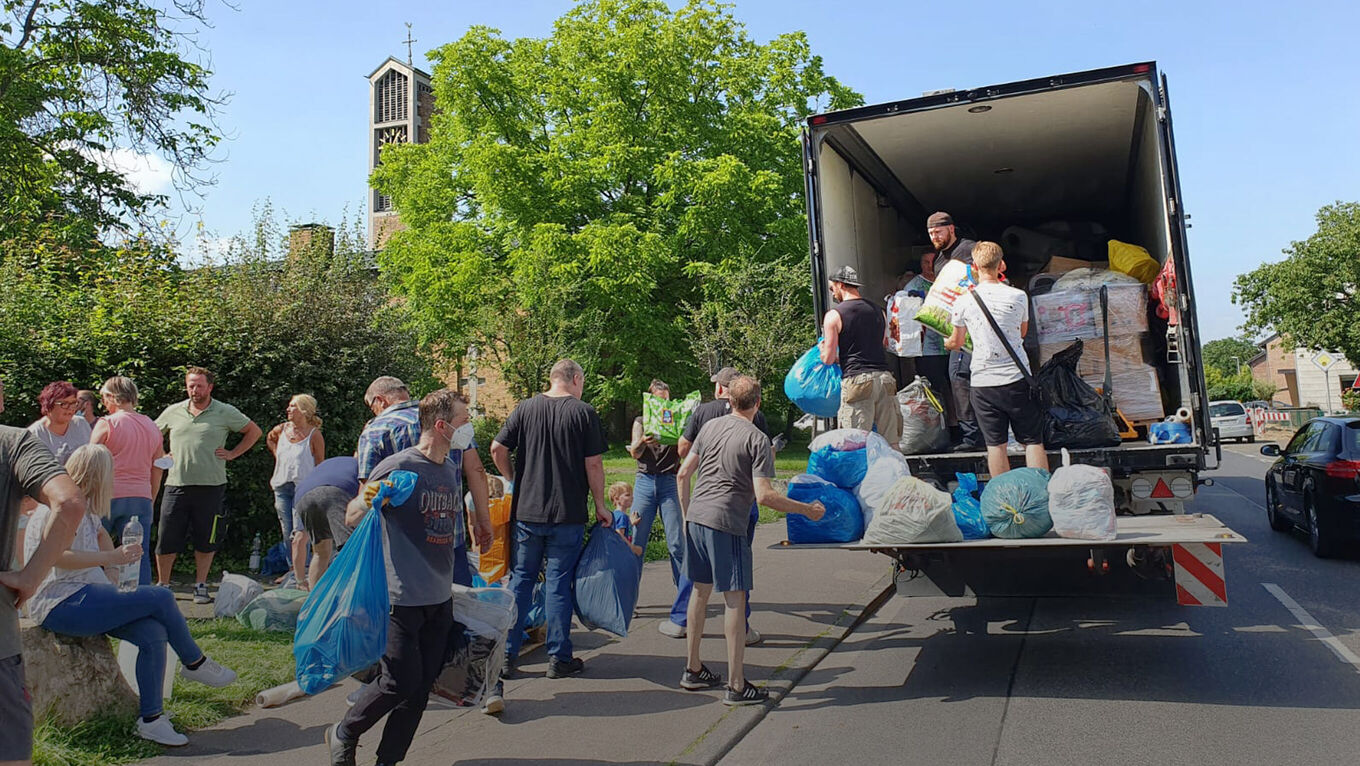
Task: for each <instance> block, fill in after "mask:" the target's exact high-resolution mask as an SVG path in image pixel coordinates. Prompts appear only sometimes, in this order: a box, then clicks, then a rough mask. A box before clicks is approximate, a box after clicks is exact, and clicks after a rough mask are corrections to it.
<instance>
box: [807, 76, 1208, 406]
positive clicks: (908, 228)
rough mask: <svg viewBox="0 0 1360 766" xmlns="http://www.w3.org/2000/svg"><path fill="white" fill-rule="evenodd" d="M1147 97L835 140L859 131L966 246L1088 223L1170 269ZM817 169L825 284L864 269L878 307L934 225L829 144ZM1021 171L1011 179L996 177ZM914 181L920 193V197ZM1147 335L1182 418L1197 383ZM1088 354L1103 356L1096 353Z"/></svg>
mask: <svg viewBox="0 0 1360 766" xmlns="http://www.w3.org/2000/svg"><path fill="white" fill-rule="evenodd" d="M1148 87H1150V86H1149V85H1148V84H1146V83H1134V82H1119V83H1104V84H1100V85H1093V86H1083V87H1079V88H1073V89H1069V90H1067V91H1055V92H1044V93H1036V94H1026V95H1021V96H1014V97H1011V98H1009V99H1002V100H999V101H998V102H997V107H996V110H997V112H999V113H1002V116H1003V117H1005V118H1006V119H1007V120H1009V121H1001V120H997V121H994V122H992V123H991V125H990V126H988V125H987V124H985V123H983V122H981V121H979V120H978V119H977V118H978V115H975V114H966V112H967V109H968V104H962V105H959V106H951V107H944V108H941V109H935V110H930V111H927V112H920V113H903V114H898V115H892V116H888V117H882V118H877V119H873V120H866V121H863V122H857V123H853V124H851V125H849V126H841V127H840V128H838V129H841V130H843V129H845V128H846V127H849V128H850V129H852V130H857V131H858V133H859V135H860V136H861V137H862V138H863V139H864V142H865V144H866V145H867V146H869V147H870V149H871V150H872V151H873V152H874V153H875V154H876V155H877V157H878V158H879V159H881V160H882V161H883V163H884V165H885V166H887V167H888V168H889V169H890V170H891V171H892V173H893V175H894V176H895V177H896V178H897V180H899V181H900V182H901V183H902V185H903V186H904V187H905V188H906V189H907V191H908V192H910V193H911V194H912V195H913V196H914V197H915V198H916V199H918V200H919V201H920V202H921V203H922V204H923V205H924V206H925V207H926V208H927V209H929V210H932V211H933V210H936V209H944V210H946V211H948V212H949V213H951V214H952V215H953V216H954V219H955V220H956V221H957V222H959V230H960V235H961V236H968V237H971V238H974V239H990V240H993V241H1001V239H1002V237H1001V235H1002V232H1003V231H1004V230H1005V228H1006V227H1007V226H1012V225H1018V226H1035V225H1039V224H1043V223H1046V222H1050V221H1061V220H1069V221H1091V222H1095V223H1099V224H1101V225H1103V226H1104V227H1105V228H1106V229H1107V230H1108V232H1109V234H1110V236H1111V237H1114V238H1116V239H1120V240H1122V241H1126V242H1130V243H1132V244H1137V245H1140V246H1142V247H1144V248H1146V249H1147V251H1148V252H1149V254H1150V255H1152V256H1153V257H1154V258H1156V259H1157V261H1158V262H1159V263H1165V261H1166V259H1167V257H1169V254H1170V252H1171V231H1170V230H1169V228H1168V212H1169V211H1168V210H1167V209H1166V202H1165V193H1164V191H1163V189H1164V187H1163V168H1162V155H1161V152H1160V150H1159V131H1158V125H1159V123H1158V121H1157V114H1156V106H1155V104H1154V102H1153V99H1152V98H1151V96H1150V94H1149V92H1148V90H1147V88H1148ZM1083 91H1087V92H1085V93H1083ZM1025 99H1029V100H1031V101H1032V103H1030V104H1028V105H1027V106H1025V108H1024V109H1014V110H1008V111H1003V107H1002V105H1001V104H1000V101H1010V100H1016V101H1019V100H1025ZM1011 115H1015V116H1014V117H1012V116H1011ZM988 130H990V131H993V132H992V133H988V132H987V131H988ZM970 131H971V132H970ZM1017 131H1020V135H1017ZM1025 131H1029V132H1028V133H1026V132H1025ZM1025 135H1032V136H1037V138H1036V139H1035V141H1036V146H1034V147H1030V146H1027V145H1026V141H1025V140H1024V136H1025ZM1064 144H1066V145H1067V146H1070V153H1066V152H1065V148H1066V147H1065V146H1064ZM949 152H954V153H956V154H957V158H958V162H959V166H960V167H964V166H966V167H967V168H968V172H967V174H966V179H965V177H964V174H962V173H961V174H960V177H959V178H960V181H959V183H960V184H972V186H973V188H967V189H965V188H956V187H954V186H952V185H950V183H949V182H948V178H949V174H948V168H949V164H948V163H947V162H942V161H941V160H940V158H939V157H940V154H941V153H949ZM818 158H819V159H818V162H819V166H818V173H819V185H820V186H819V188H820V194H819V205H820V216H819V217H820V226H821V231H822V242H823V246H824V248H825V250H824V253H823V259H824V263H825V267H826V273H827V274H832V273H834V272H835V271H836V269H838V268H840V267H841V266H843V265H847V264H848V265H851V266H853V267H855V268H856V269H857V270H858V271H859V273H860V274H861V276H862V277H864V279H865V281H866V289H865V290H864V295H865V297H868V298H871V299H873V300H875V301H878V300H880V299H881V298H882V296H884V295H886V294H887V293H888V292H889V291H890V290H891V289H892V287H893V285H894V283H895V281H896V279H897V277H898V276H900V275H901V273H902V272H903V271H904V270H906V269H912V270H916V269H917V268H918V266H917V263H918V261H917V258H918V257H919V255H920V252H921V251H923V250H924V249H928V248H926V247H923V246H922V243H924V242H926V239H925V222H924V221H914V220H906V219H905V217H904V216H903V215H902V214H901V213H900V212H899V211H897V210H895V209H894V208H892V207H891V206H890V205H888V204H886V202H885V201H884V198H883V196H882V195H880V194H878V193H876V191H875V190H874V188H873V187H872V186H871V185H870V184H869V183H868V182H867V181H866V180H865V176H864V175H863V174H862V173H860V172H858V171H857V170H856V168H855V167H854V166H853V164H852V163H850V162H848V161H847V160H846V159H845V158H844V157H842V156H841V155H840V154H839V153H838V152H837V151H836V150H835V149H834V148H833V147H831V146H830V144H829V142H822V143H821V144H820V147H819V151H818ZM1012 166H1013V167H1014V168H1015V169H1016V170H1015V174H1014V175H1011V174H1009V173H998V172H996V171H995V170H991V168H997V169H1000V168H1007V167H1012ZM1021 173H1024V174H1025V176H1024V177H1023V178H1022V177H1020V174H1021ZM1045 174H1047V175H1045ZM942 178H943V179H945V181H944V182H942V180H941V179H942ZM915 180H921V181H922V182H923V183H922V184H920V185H919V186H918V185H917V184H915V183H914V181H915ZM1016 182H1023V183H1024V184H1026V186H1025V189H1026V190H1027V191H1026V192H1025V193H1024V194H1021V193H1019V192H1017V191H1016V190H1015V189H1012V188H1010V187H1008V186H1007V184H1012V183H1016ZM914 187H915V188H914ZM932 191H934V192H939V193H938V194H936V195H935V196H936V197H938V199H936V198H932V194H931V192H932ZM1097 192H1098V194H1097V196H1094V197H1093V196H1092V195H1093V194H1096V193H1097ZM1029 194H1032V196H1026V195H1029ZM1008 265H1011V266H1012V276H1013V277H1018V278H1019V279H1018V282H1019V284H1021V286H1023V285H1024V284H1025V281H1026V280H1027V279H1028V277H1029V276H1030V274H1029V273H1026V272H1025V270H1024V269H1016V268H1015V267H1014V266H1013V265H1012V262H1011V261H1010V260H1009V258H1008ZM1016 272H1019V273H1016ZM819 289H821V286H819ZM1149 300H1150V301H1151V299H1149ZM1149 330H1150V335H1151V341H1152V347H1153V349H1154V352H1153V354H1152V358H1151V359H1150V361H1151V362H1152V363H1153V364H1154V365H1155V366H1156V367H1157V368H1158V372H1159V376H1160V378H1161V383H1162V386H1163V388H1164V389H1166V390H1168V391H1169V394H1170V395H1169V396H1167V397H1165V399H1166V401H1165V404H1166V406H1167V407H1168V410H1169V411H1174V409H1175V407H1178V406H1182V405H1185V404H1188V402H1187V401H1186V400H1187V398H1188V397H1187V396H1186V395H1185V392H1188V391H1189V390H1190V386H1189V383H1188V378H1187V377H1186V373H1185V370H1184V368H1183V367H1177V366H1174V365H1171V364H1168V362H1167V359H1166V353H1165V347H1166V344H1165V330H1166V325H1165V324H1164V323H1162V322H1159V321H1158V320H1156V318H1155V315H1154V316H1153V319H1152V321H1151V322H1150V325H1149ZM1088 348H1091V349H1092V350H1095V346H1094V345H1090V344H1088Z"/></svg>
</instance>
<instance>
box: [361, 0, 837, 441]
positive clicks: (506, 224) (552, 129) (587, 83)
mask: <svg viewBox="0 0 1360 766" xmlns="http://www.w3.org/2000/svg"><path fill="white" fill-rule="evenodd" d="M431 58H432V60H433V61H434V62H435V66H434V77H433V84H434V91H435V98H436V104H437V107H438V113H437V115H436V116H435V118H434V122H433V128H432V132H431V140H430V142H429V143H428V144H420V145H398V146H390V147H388V148H387V149H385V150H384V152H383V158H382V159H383V164H382V166H381V167H380V168H379V169H378V170H377V171H376V172H375V173H374V176H373V179H372V180H373V183H374V185H375V186H376V187H377V188H378V189H379V190H380V191H382V192H383V193H384V194H388V195H391V197H392V198H393V202H394V204H395V206H396V208H397V209H398V210H399V211H400V212H401V215H402V221H403V223H405V224H406V227H407V228H406V229H405V230H404V231H401V232H399V233H397V234H396V235H394V236H393V237H392V239H391V241H390V242H389V243H388V245H387V248H386V249H385V250H384V252H383V253H382V254H381V255H380V263H381V264H382V266H383V269H384V272H385V273H387V274H388V275H389V276H390V277H391V278H392V279H393V281H394V284H395V285H396V287H397V290H398V291H399V292H400V293H401V294H402V295H403V296H405V297H406V298H407V299H408V301H409V303H410V305H411V307H412V309H413V311H414V313H415V315H416V316H417V317H418V320H419V325H418V326H419V328H420V331H421V334H422V337H423V339H424V341H425V343H426V344H427V345H429V346H430V347H436V346H439V345H443V346H445V347H446V348H455V349H457V348H462V347H463V346H465V345H467V344H469V343H478V344H481V345H482V346H483V347H484V348H486V349H488V350H489V351H490V352H491V353H492V354H495V355H497V356H498V357H500V361H501V363H502V364H503V365H504V367H505V372H506V377H507V380H508V382H509V383H510V385H511V387H512V389H514V392H515V393H516V394H517V395H519V396H525V395H528V394H532V393H534V392H536V391H538V390H541V387H542V385H543V383H544V381H545V380H546V377H547V371H548V366H549V365H551V363H552V362H553V361H554V360H555V359H557V358H558V357H560V356H566V355H571V356H573V357H575V358H577V360H578V361H579V362H581V363H582V364H583V365H584V366H585V368H586V370H587V373H588V376H589V377H590V380H589V385H588V392H587V395H588V397H589V398H591V399H593V400H594V401H595V402H596V403H597V405H600V406H601V407H602V409H611V408H613V409H620V408H617V407H616V405H618V404H619V403H622V402H627V403H630V404H631V405H632V407H633V408H636V406H637V405H636V404H632V403H633V402H634V401H635V400H636V399H637V398H638V392H640V391H641V390H642V389H643V388H644V386H645V385H646V383H647V381H648V379H650V378H651V377H653V376H657V377H662V378H665V379H667V380H668V381H669V382H670V383H671V384H672V385H673V386H676V388H677V390H679V389H683V388H688V387H690V386H695V387H697V386H699V385H700V384H704V385H705V387H706V383H704V381H706V376H705V375H701V372H702V371H701V370H698V369H696V365H695V364H694V361H695V359H696V358H701V359H702V360H703V361H704V362H706V363H707V362H711V361H712V360H713V359H715V358H718V357H722V358H725V359H748V360H749V361H750V362H751V363H754V362H756V361H757V357H756V356H754V355H750V354H746V353H745V352H742V351H739V350H738V346H737V344H744V345H745V346H746V347H749V345H750V343H749V341H748V340H747V339H744V338H736V337H735V336H734V335H733V334H732V333H724V334H720V335H710V336H709V337H706V338H700V339H699V340H698V342H697V343H695V344H691V342H690V339H691V332H692V331H693V330H694V323H693V322H691V320H690V318H689V316H688V313H687V312H686V311H685V310H684V309H683V308H682V307H685V306H691V307H702V306H704V305H705V304H706V303H707V302H709V301H714V300H727V299H730V298H731V297H732V296H731V295H730V289H729V288H728V287H726V286H722V285H713V284H711V282H713V281H714V280H720V279H724V278H727V277H729V276H731V275H733V274H742V273H746V272H747V270H748V269H755V271H754V272H751V273H757V272H758V271H759V268H758V267H759V265H768V266H769V267H770V268H771V269H774V270H775V271H777V272H780V273H783V272H784V271H787V270H790V269H793V268H794V267H795V264H799V265H801V264H802V263H803V261H804V260H805V259H806V248H807V240H806V229H805V219H804V213H803V203H802V168H801V155H800V153H799V149H798V120H799V118H800V117H802V116H803V115H805V114H807V113H809V112H811V111H814V110H818V109H826V108H843V107H848V106H852V105H854V104H857V103H859V102H860V98H859V96H858V95H857V94H855V93H854V92H852V91H850V90H849V89H847V88H845V87H844V86H842V85H841V84H840V83H838V82H837V81H836V80H835V79H834V78H832V77H829V76H827V75H826V74H825V73H824V72H823V70H822V63H821V59H820V58H818V57H817V56H814V55H813V54H812V52H811V50H810V48H809V46H808V42H807V39H806V37H805V36H804V35H802V34H801V33H794V34H786V35H781V36H779V37H776V38H774V39H773V40H771V41H770V42H769V43H766V44H760V43H757V42H755V41H753V40H751V39H750V37H749V36H748V34H747V32H746V30H745V28H744V27H743V26H742V25H741V24H740V23H739V22H737V21H736V20H735V19H734V18H733V17H732V15H731V14H730V13H729V12H728V10H727V9H726V7H725V6H720V5H717V4H714V3H711V2H691V3H689V4H687V5H685V6H684V7H682V8H680V9H678V10H675V11H672V10H671V9H670V8H669V7H667V5H666V4H665V3H664V2H659V1H658V0H587V1H586V2H581V3H579V4H578V5H577V6H576V7H575V8H573V9H572V10H571V11H569V12H568V13H567V14H566V15H565V16H563V17H562V18H561V19H559V20H558V21H557V23H556V25H555V26H554V30H553V33H552V35H551V36H549V37H547V38H542V39H516V40H506V39H504V38H502V37H501V36H500V34H499V33H498V32H497V31H496V30H492V29H487V28H485V27H474V28H472V29H470V30H469V31H468V32H467V34H465V35H464V36H463V37H462V38H461V39H460V40H458V41H457V42H454V43H451V44H449V45H445V46H443V47H441V48H439V49H437V50H435V51H434V52H433V53H432V54H431ZM788 289H789V290H790V292H792V291H794V290H795V289H796V290H798V291H806V290H807V284H806V281H805V280H804V281H801V282H799V283H798V286H797V287H796V288H795V287H793V286H790V287H789V288H788ZM748 297H749V298H750V299H753V300H765V298H766V297H767V294H761V295H758V296H748ZM799 301H800V302H801V299H799ZM804 305H805V306H806V308H805V312H806V313H804V314H803V315H802V316H799V317H797V318H796V319H795V320H794V325H795V328H794V330H793V331H794V332H797V333H801V326H802V325H807V326H808V327H811V325H812V321H813V320H812V317H811V315H810V300H809V301H807V302H806V303H805V304H804ZM737 308H739V309H741V310H742V311H745V312H746V315H748V316H751V317H753V318H756V319H759V318H760V316H761V315H760V311H759V308H761V307H760V306H740V307H737ZM774 313H775V314H778V315H780V316H782V313H781V312H779V311H775V312H774ZM704 315H705V316H708V317H712V316H714V314H713V312H712V310H709V311H708V312H707V313H705V314H704ZM781 321H783V320H781ZM759 334H761V335H769V333H768V332H766V331H765V330H762V331H760V333H759ZM715 339H716V341H715ZM778 347H779V348H783V346H782V345H781V346H778ZM786 361H788V362H791V361H792V357H789V358H788V359H787V360H786ZM765 366H766V368H768V369H771V370H773V369H778V367H779V365H769V364H767V365H765ZM784 366H785V367H786V365H784ZM780 377H782V371H781V372H780ZM773 382H774V381H773V380H771V379H769V378H767V379H766V383H767V385H768V384H771V383H773ZM615 414H616V416H618V415H621V414H622V413H621V412H616V413H615ZM619 422H626V421H624V420H622V418H619V419H618V420H616V421H615V423H616V425H617V424H618V423H619Z"/></svg>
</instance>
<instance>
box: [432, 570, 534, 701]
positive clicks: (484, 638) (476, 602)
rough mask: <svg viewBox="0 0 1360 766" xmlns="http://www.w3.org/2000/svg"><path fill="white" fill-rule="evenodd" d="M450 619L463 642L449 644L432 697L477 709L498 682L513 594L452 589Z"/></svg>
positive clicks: (511, 620)
mask: <svg viewBox="0 0 1360 766" xmlns="http://www.w3.org/2000/svg"><path fill="white" fill-rule="evenodd" d="M453 619H455V620H457V621H458V622H460V623H462V624H463V626H464V631H463V638H464V639H465V640H464V641H461V642H458V643H457V644H455V642H454V641H452V640H451V641H450V642H449V644H450V646H449V650H450V651H449V655H448V657H447V658H446V660H445V662H444V669H443V670H442V671H440V673H439V678H437V679H436V680H435V683H434V689H433V691H434V693H435V694H438V695H439V696H441V697H444V698H445V699H448V700H451V701H453V702H454V703H456V704H458V705H465V706H468V707H479V706H481V704H482V701H483V700H484V699H485V698H486V694H487V690H488V689H489V688H490V687H492V686H494V685H495V683H496V679H498V678H500V675H501V666H502V665H503V664H504V662H505V640H506V637H507V636H509V634H510V629H511V628H513V627H514V626H515V594H514V592H513V591H511V590H510V589H508V588H466V587H464V586H462V585H454V586H453Z"/></svg>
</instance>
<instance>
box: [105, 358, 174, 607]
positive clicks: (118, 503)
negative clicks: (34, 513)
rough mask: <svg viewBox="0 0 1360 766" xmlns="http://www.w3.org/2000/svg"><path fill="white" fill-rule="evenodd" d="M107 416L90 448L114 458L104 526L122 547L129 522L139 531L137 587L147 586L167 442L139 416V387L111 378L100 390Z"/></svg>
mask: <svg viewBox="0 0 1360 766" xmlns="http://www.w3.org/2000/svg"><path fill="white" fill-rule="evenodd" d="M99 397H100V399H101V400H102V401H103V403H104V409H106V410H108V412H109V416H108V417H106V418H102V419H100V420H98V421H97V422H96V423H95V425H94V433H93V434H92V435H91V436H90V443H91V444H103V445H104V446H105V447H108V448H109V452H111V453H113V502H112V503H111V504H110V507H109V515H108V518H107V519H105V521H104V525H105V527H106V528H107V529H108V532H109V535H110V536H111V537H112V538H113V539H114V540H115V541H117V542H118V544H119V545H121V544H122V543H121V540H122V536H123V527H125V526H127V523H128V522H129V521H131V520H132V519H137V522H138V523H139V524H141V525H142V540H143V543H142V572H141V577H140V579H139V580H138V582H139V583H140V584H141V585H149V584H150V583H151V554H150V551H151V546H150V545H148V544H147V543H148V542H149V541H150V538H151V516H152V514H151V503H152V500H153V499H155V497H156V492H157V491H158V490H159V489H160V484H161V477H162V476H163V475H164V474H165V471H164V470H163V469H161V468H159V467H157V466H156V465H155V463H156V461H158V460H160V459H161V458H163V457H165V442H164V440H163V438H162V437H161V432H160V429H159V428H156V423H155V421H153V420H152V419H151V418H149V417H147V416H145V415H143V414H141V413H140V412H138V411H137V384H136V383H133V382H132V379H131V378H125V377H123V376H121V375H118V376H115V377H112V378H109V379H108V380H106V381H104V385H103V386H101V387H100V389H99Z"/></svg>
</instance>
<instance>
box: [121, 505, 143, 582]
mask: <svg viewBox="0 0 1360 766" xmlns="http://www.w3.org/2000/svg"><path fill="white" fill-rule="evenodd" d="M143 537H144V535H143V534H142V523H141V522H140V521H138V520H137V517H135V516H134V517H132V520H131V521H129V522H128V523H127V526H125V527H123V545H141V544H142V539H143ZM142 555H146V554H142ZM141 578H142V557H141V556H138V557H137V560H136V561H133V562H130V563H127V564H124V565H123V568H122V569H121V570H120V571H119V573H118V590H121V591H133V590H137V584H138V583H139V582H140V581H141Z"/></svg>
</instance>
